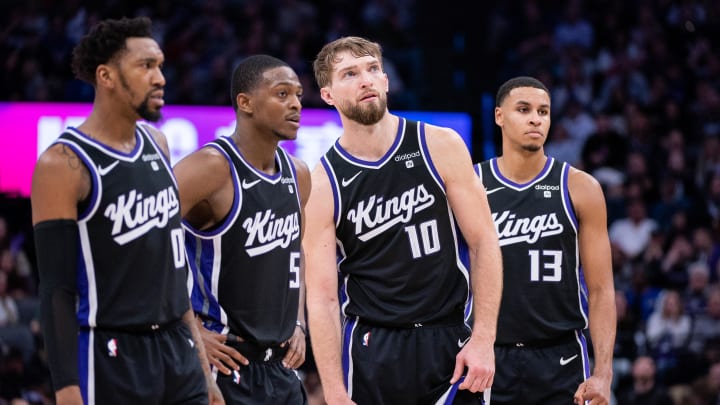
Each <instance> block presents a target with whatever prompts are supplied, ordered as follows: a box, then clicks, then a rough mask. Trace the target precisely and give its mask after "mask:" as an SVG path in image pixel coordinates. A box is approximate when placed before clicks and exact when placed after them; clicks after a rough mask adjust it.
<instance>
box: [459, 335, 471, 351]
mask: <svg viewBox="0 0 720 405" xmlns="http://www.w3.org/2000/svg"><path fill="white" fill-rule="evenodd" d="M468 340H470V338H467V339H465V340H462V339H458V347H459V348H461V349H462V347H463V346H465V343H467V341H468Z"/></svg>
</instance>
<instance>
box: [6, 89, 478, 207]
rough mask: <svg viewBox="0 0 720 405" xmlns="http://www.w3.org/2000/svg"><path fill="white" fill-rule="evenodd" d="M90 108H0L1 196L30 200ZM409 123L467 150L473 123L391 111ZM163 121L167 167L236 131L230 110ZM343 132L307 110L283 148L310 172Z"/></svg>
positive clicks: (171, 109) (194, 110)
mask: <svg viewBox="0 0 720 405" xmlns="http://www.w3.org/2000/svg"><path fill="white" fill-rule="evenodd" d="M91 109H92V104H90V103H9V102H0V122H2V123H3V128H2V132H1V134H0V192H2V193H11V194H18V195H21V196H24V197H28V196H30V184H31V181H32V171H33V167H34V165H35V161H36V160H37V157H38V156H39V154H40V153H41V152H42V151H43V150H45V148H47V146H48V145H50V143H52V141H53V140H55V138H57V137H58V135H60V133H61V132H62V131H63V130H64V129H65V128H66V127H68V126H77V125H80V123H82V122H83V120H85V117H87V115H88V114H89V113H90V111H91ZM393 112H394V113H396V114H398V115H400V116H403V117H406V118H409V119H413V120H420V121H425V122H428V123H431V124H435V125H440V126H447V127H450V128H453V129H455V130H456V131H458V132H459V133H460V135H462V137H463V139H464V140H465V143H466V144H467V146H468V149H470V148H471V145H472V139H471V131H472V128H471V126H472V121H471V118H470V115H469V114H466V113H461V112H427V111H393ZM162 114H163V119H162V120H161V121H158V122H157V123H153V124H152V125H153V126H155V127H157V128H159V129H160V130H162V131H163V132H164V133H165V135H166V136H167V138H168V145H169V146H170V154H171V162H172V163H173V164H174V163H175V162H177V161H178V160H179V159H181V158H182V157H183V156H185V155H187V154H188V153H190V152H192V151H194V150H196V149H197V148H199V147H201V146H202V145H204V144H205V143H207V142H209V141H211V140H212V139H214V138H215V137H217V136H222V135H230V134H232V132H233V130H234V129H235V112H234V111H233V109H232V107H230V106H228V107H223V106H218V107H209V106H173V105H169V106H165V107H163V109H162ZM341 132H342V129H341V126H340V117H339V116H338V114H337V112H336V111H335V110H334V109H313V108H306V109H303V111H302V119H301V121H300V130H299V132H298V138H297V140H296V141H285V142H282V146H283V147H284V148H285V149H286V150H287V151H288V152H290V153H292V154H293V155H295V156H297V157H299V158H300V159H303V160H304V161H305V162H306V163H307V164H308V166H309V167H310V168H311V169H312V168H313V167H314V166H315V164H316V163H317V162H318V160H319V159H320V156H322V154H323V153H325V151H326V150H327V148H328V147H329V146H330V145H331V144H332V142H334V141H335V139H337V137H338V136H340V133H341Z"/></svg>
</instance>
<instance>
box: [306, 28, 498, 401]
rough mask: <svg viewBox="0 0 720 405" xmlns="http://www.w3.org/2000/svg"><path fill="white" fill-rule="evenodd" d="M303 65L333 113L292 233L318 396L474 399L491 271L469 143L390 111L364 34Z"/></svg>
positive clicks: (488, 342)
mask: <svg viewBox="0 0 720 405" xmlns="http://www.w3.org/2000/svg"><path fill="white" fill-rule="evenodd" d="M314 70H315V77H316V79H317V83H318V85H319V87H320V92H321V96H322V98H323V100H325V102H327V103H328V104H329V105H332V106H334V107H335V108H336V109H337V111H338V112H339V113H340V118H341V119H342V124H343V133H342V136H341V137H340V138H339V139H338V140H337V142H335V144H334V145H333V146H332V147H331V148H330V150H329V151H328V152H327V153H326V154H325V156H324V157H322V159H321V163H320V164H318V165H317V166H316V167H315V169H314V170H313V173H312V183H313V188H312V191H311V193H310V200H309V201H308V204H307V225H306V231H307V232H306V235H305V239H304V241H303V246H304V248H305V254H306V258H307V267H306V268H307V287H308V310H309V319H310V330H311V331H312V333H311V341H312V345H313V353H314V355H315V360H316V364H317V367H318V371H319V373H320V377H321V382H322V386H323V391H324V394H325V399H326V401H327V402H328V403H329V404H341V403H352V402H353V401H354V402H355V403H358V404H435V403H455V404H479V403H481V398H480V397H481V393H480V391H482V390H484V389H486V388H488V387H489V386H490V385H491V384H492V381H493V374H494V369H495V364H494V354H493V343H494V340H495V326H496V318H497V310H498V306H499V302H500V295H501V292H500V290H501V288H502V286H501V278H502V274H501V273H502V269H501V259H500V252H499V248H498V245H497V235H496V233H495V231H494V229H493V227H492V220H491V218H490V211H489V209H488V206H487V204H486V198H485V192H484V190H483V188H482V185H481V183H480V181H479V179H478V178H477V176H475V174H474V172H473V168H472V163H471V160H470V154H469V153H468V150H467V148H466V147H465V144H464V142H463V141H462V139H461V138H460V136H459V135H458V134H457V133H456V132H455V131H453V130H451V129H449V128H441V127H436V126H433V125H429V124H425V123H422V122H414V121H410V120H406V119H403V118H401V117H398V116H396V115H394V114H391V113H389V111H388V108H387V91H388V78H387V75H386V74H385V72H384V71H383V66H382V54H381V47H380V45H378V44H377V43H374V42H370V41H368V40H366V39H363V38H358V37H345V38H340V39H338V40H336V41H333V42H331V43H329V44H327V45H325V46H324V47H323V48H322V50H321V51H320V53H319V54H318V55H317V57H316V59H315V62H314ZM463 236H464V239H465V240H466V241H467V246H465V245H464V243H463ZM468 249H469V250H468ZM336 254H337V255H336ZM468 255H469V258H470V262H471V264H472V266H471V267H469V268H468V267H466V265H465V264H464V263H463V261H462V260H461V259H462V256H466V257H467V256H468ZM338 271H339V273H340V274H339V276H340V279H339V282H338ZM471 281H472V283H471ZM338 284H340V290H339V291H338ZM470 284H472V288H470ZM471 292H472V294H471ZM338 293H339V294H338ZM471 298H472V299H474V308H473V309H474V322H473V328H472V330H471V329H470V327H469V325H468V324H467V323H466V320H467V318H466V314H467V313H468V312H469V310H470V305H471V301H472V300H471ZM339 300H340V301H341V302H338V301H339ZM340 308H341V309H342V318H341V317H340V316H339V315H340ZM341 323H342V325H341Z"/></svg>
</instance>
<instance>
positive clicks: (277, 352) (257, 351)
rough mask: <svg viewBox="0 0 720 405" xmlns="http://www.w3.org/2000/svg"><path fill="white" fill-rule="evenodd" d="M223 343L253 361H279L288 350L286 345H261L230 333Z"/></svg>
mask: <svg viewBox="0 0 720 405" xmlns="http://www.w3.org/2000/svg"><path fill="white" fill-rule="evenodd" d="M225 344H226V345H228V346H230V347H232V348H233V349H235V350H237V351H239V352H240V354H242V355H243V356H245V358H247V359H248V360H250V361H255V362H270V361H280V360H282V358H283V357H285V353H287V351H288V346H287V345H286V346H285V347H280V345H272V346H262V345H259V344H257V343H254V342H250V341H248V340H245V339H243V338H242V337H240V336H237V335H235V334H232V333H228V334H227V340H226V341H225Z"/></svg>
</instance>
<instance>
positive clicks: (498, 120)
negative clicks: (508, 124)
mask: <svg viewBox="0 0 720 405" xmlns="http://www.w3.org/2000/svg"><path fill="white" fill-rule="evenodd" d="M503 118H504V117H503V111H502V108H500V107H495V124H497V126H499V127H502V126H503Z"/></svg>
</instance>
